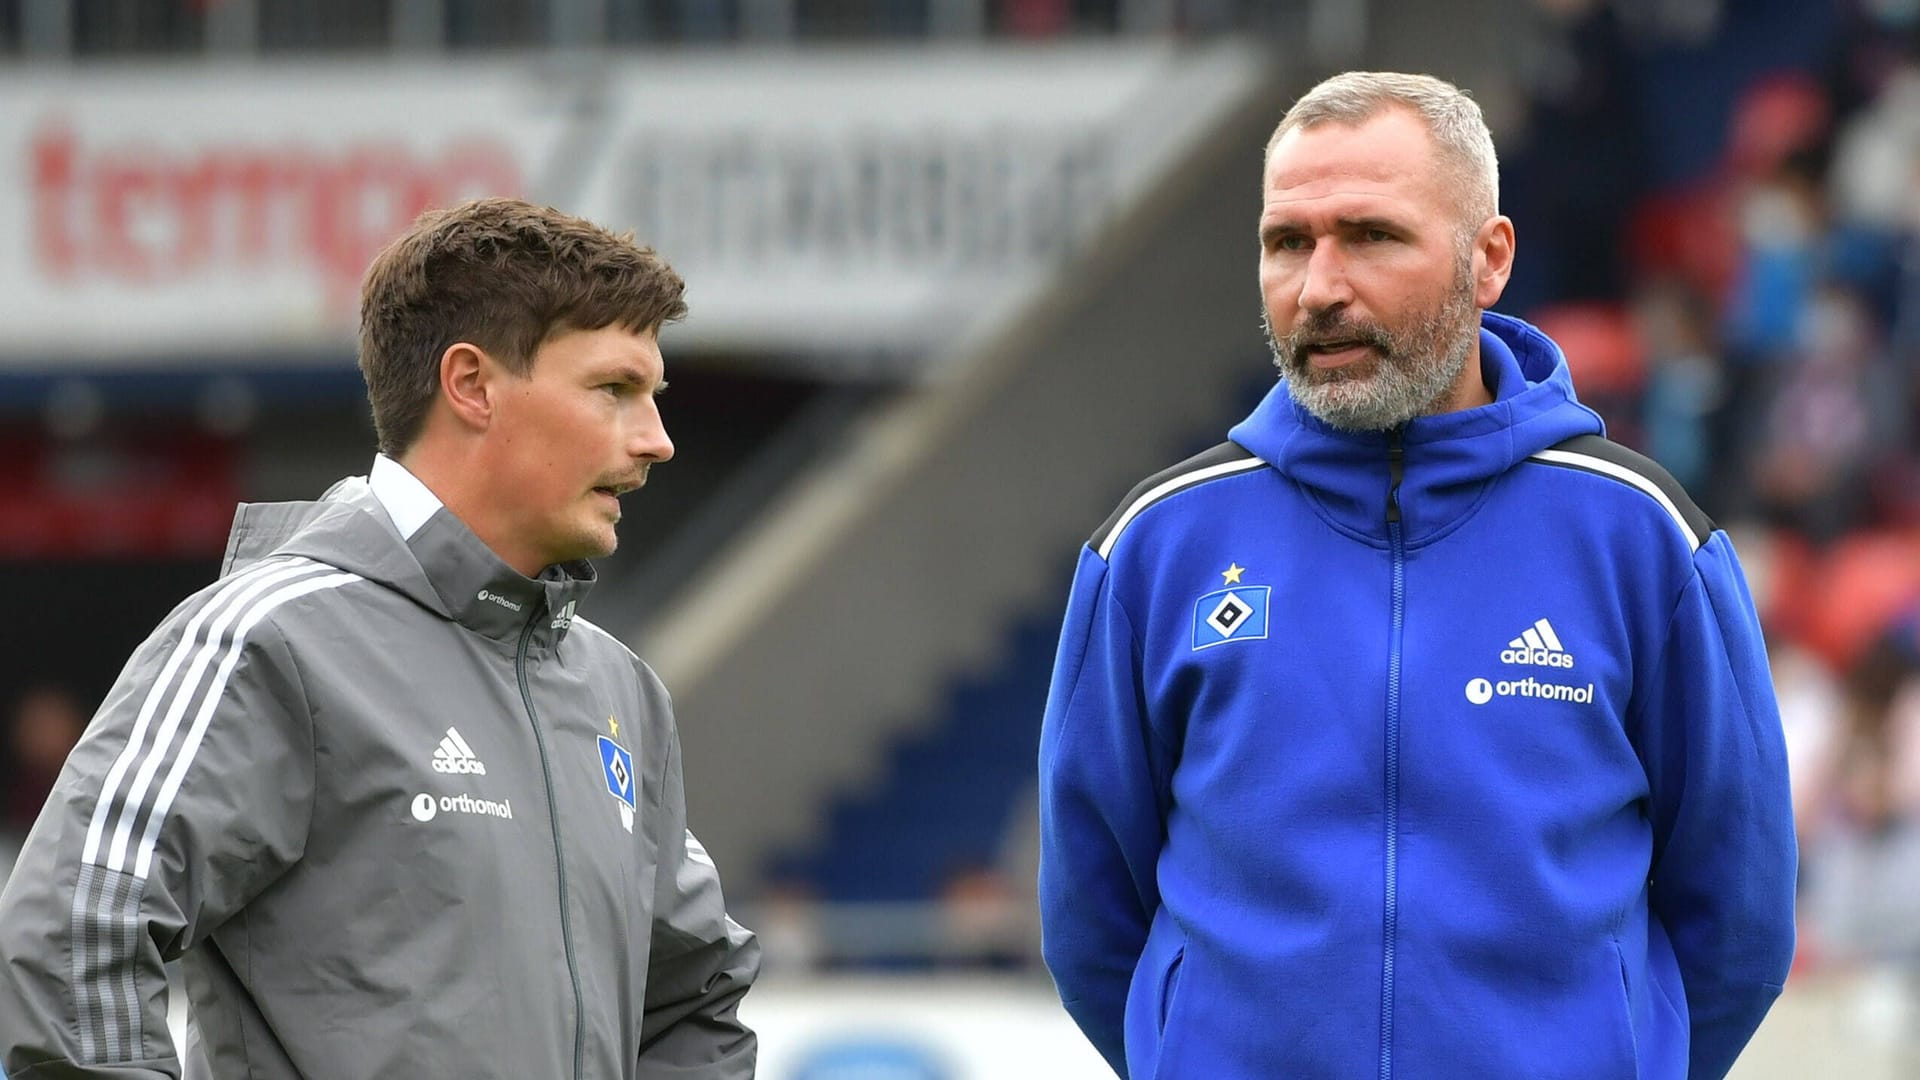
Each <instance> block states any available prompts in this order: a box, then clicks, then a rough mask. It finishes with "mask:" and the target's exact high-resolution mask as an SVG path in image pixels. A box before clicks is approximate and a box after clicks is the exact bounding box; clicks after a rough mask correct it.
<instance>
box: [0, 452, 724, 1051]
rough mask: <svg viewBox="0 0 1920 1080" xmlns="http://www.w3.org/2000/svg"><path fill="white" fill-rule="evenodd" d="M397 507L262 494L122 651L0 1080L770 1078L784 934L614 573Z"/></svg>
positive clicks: (36, 897)
mask: <svg viewBox="0 0 1920 1080" xmlns="http://www.w3.org/2000/svg"><path fill="white" fill-rule="evenodd" d="M391 464H392V463H391V462H383V463H382V465H385V466H389V467H390V466H391ZM377 469H378V466H377V467H376V471H377ZM410 479H411V478H409V480H410ZM422 490H424V489H422ZM383 494H384V492H383ZM389 509H390V504H389V505H383V503H382V501H381V499H380V498H378V497H376V495H375V493H374V491H373V490H372V488H371V487H370V486H369V485H368V483H367V482H366V481H365V480H362V479H359V478H355V479H351V480H347V481H343V482H342V483H341V484H340V485H337V486H336V487H335V489H334V490H333V491H331V492H329V493H328V495H327V497H326V498H325V499H323V500H322V501H320V502H317V503H297V504H273V505H259V506H245V507H242V508H241V509H240V512H239V514H238V515H237V518H236V521H235V526H234V531H233V537H232V540H231V542H230V545H229V548H228V560H227V567H226V571H225V573H224V576H223V577H222V578H221V580H220V581H218V582H216V583H215V584H214V585H212V586H211V587H209V588H207V589H205V590H202V591H201V592H200V593H198V594H197V595H195V596H193V597H192V598H190V599H189V600H187V601H186V602H185V603H183V604H181V605H180V606H179V607H178V608H177V609H175V610H174V612H173V613H172V614H171V615H169V616H168V617H167V619H166V620H165V622H163V623H162V624H161V626H160V627H159V629H158V630H156V631H155V632H154V633H153V635H152V636H151V637H149V638H148V639H147V641H146V643H145V644H143V645H142V646H141V647H140V649H139V650H138V651H137V652H136V653H135V654H134V655H133V658H132V659H131V660H130V661H129V662H128V664H127V667H126V670H125V671H124V672H122V674H121V676H120V678H119V680H118V682H117V683H116V684H115V686H114V688H113V690H112V691H111V693H110V694H109V695H108V697H107V699H106V701H105V702H104V704H103V705H102V706H101V708H100V711H99V713H98V715H97V716H96V717H95V718H94V720H93V723H92V724H91V726H90V727H89V728H88V730H87V733H86V735H85V737H84V738H83V739H82V740H81V742H80V745H79V746H78V747H77V748H76V749H75V750H74V752H73V754H72V757H71V758H70V759H69V761H68V763H67V766H66V770H65V772H64V773H63V774H62V776H61V778H60V780H59V782H58V784H57V786H56V788H55V790H54V793H53V796H52V798H51V799H50V800H49V802H48V804H47V806H46V808H45V809H44V810H43V811H42V813H41V817H40V820H39V822H38V823H37V824H36V825H35V826H34V829H33V831H32V833H31V834H30V836H29V838H28V840H27V843H26V847H25V850H24V852H23V853H22V855H21V857H20V861H19V865H18V867H17V869H16V870H15V872H14V874H13V876H12V878H11V879H10V880H9V881H8V883H7V887H6V890H5V892H4V893H0V1073H4V1075H5V1076H7V1077H9V1078H11V1080H39V1078H51V1077H115V1078H127V1080H133V1078H141V1080H151V1078H154V1077H160V1076H169V1077H173V1076H179V1075H181V1073H182V1071H183V1070H184V1072H185V1074H186V1075H187V1076H188V1077H201V1076H211V1077H218V1078H221V1080H226V1078H238V1077H248V1078H262V1080H267V1078H271V1080H280V1078H290V1077H311V1078H367V1080H371V1078H378V1077H395V1078H401V1077H404V1078H407V1080H417V1078H422V1077H513V1078H516V1080H519V1078H540V1080H549V1078H564V1077H572V1078H574V1080H588V1078H593V1080H600V1078H614V1077H621V1078H632V1080H643V1078H655V1077H668V1076H671V1077H674V1078H676V1080H680V1078H699V1080H733V1078H739V1077H750V1076H752V1075H753V1069H754V1055H755V1050H756V1044H755V1039H754V1036H753V1033H752V1032H750V1031H749V1030H747V1029H746V1028H745V1027H743V1026H742V1025H741V1023H740V1022H739V1020H738V1019H737V1017H736V1014H735V1010H736V1007H737V1006H738V1004H739V1001H740V998H741V997H742V996H743V995H744V994H745V993H746V991H747V988H748V986H749V984H750V983H751V982H752V981H753V978H754V975H755V974H756V972H757V970H758V967H759V948H758V945H757V943H756V942H755V941H754V939H753V936H752V935H751V934H750V933H748V932H747V931H746V930H744V929H742V928H741V927H740V926H738V925H737V924H735V923H734V922H732V921H731V920H730V919H729V918H728V917H727V915H726V911H725V908H724V905H723V902H722V900H721V895H720V882H719V878H718V876H717V874H716V872H715V870H714V867H713V863H712V861H711V860H709V859H708V858H707V856H706V853H705V852H704V851H703V850H702V849H701V847H700V846H699V844H698V842H697V841H695V840H694V838H693V837H692V835H691V834H690V833H688V832H687V830H686V825H685V820H684V818H685V810H684V797H683V792H682V788H681V773H680V762H679V757H678V755H679V744H678V740H677V737H676V735H675V730H674V722H673V715H672V709H671V705H670V703H669V700H668V697H667V692H666V690H665V689H664V688H663V687H662V686H661V684H660V681H659V679H658V678H656V677H655V676H654V674H653V672H652V671H651V670H649V669H648V668H647V666H646V665H645V664H643V663H642V662H640V660H639V659H638V658H636V657H635V656H634V655H633V654H632V653H631V652H629V651H627V649H626V648H625V647H624V646H623V645H621V644H620V643H619V642H618V641H617V640H615V639H614V638H613V637H611V636H609V635H608V634H607V633H606V632H605V631H602V630H600V629H599V628H597V627H594V626H592V625H591V624H589V623H587V622H586V621H585V620H584V619H581V618H577V617H574V614H573V613H574V608H575V604H576V603H577V602H578V601H579V599H580V598H581V597H582V596H583V595H584V594H585V593H586V591H587V589H588V587H589V586H590V585H591V584H592V582H593V571H592V569H591V568H590V567H588V566H587V565H586V564H584V563H578V564H571V565H568V566H564V567H551V568H549V569H548V570H547V571H546V572H545V573H544V574H543V575H542V576H541V578H540V579H539V580H528V579H527V578H525V577H523V576H521V575H520V574H518V573H516V572H515V571H513V570H512V569H511V568H509V567H508V566H506V565H505V564H504V563H502V562H501V561H500V560H499V559H498V558H497V557H496V556H495V555H494V554H493V553H492V551H490V550H489V549H488V548H487V547H486V546H485V545H484V544H482V543H481V542H480V540H479V539H478V538H477V537H475V536H474V534H473V533H472V532H471V531H469V530H468V529H467V528H466V526H465V525H463V524H462V523H461V522H460V521H459V520H458V519H457V518H455V517H454V516H453V515H452V513H450V512H449V511H447V510H445V509H444V508H440V509H436V510H433V511H432V512H431V514H430V516H426V517H424V520H422V521H420V522H418V523H417V525H416V527H413V528H411V529H410V534H409V535H408V536H406V537H405V538H403V537H402V534H401V532H400V530H399V527H397V526H396V524H395V518H394V517H391V516H389V512H388V510H389ZM175 959H178V960H180V962H181V963H180V966H181V968H182V970H183V972H184V974H185V979H186V985H187V987H188V996H189V999H190V1001H191V1003H192V1006H193V1018H194V1026H195V1030H196V1037H195V1038H190V1039H189V1040H188V1041H189V1045H188V1046H187V1047H184V1048H181V1051H180V1052H178V1053H176V1050H175V1048H174V1047H173V1045H172V1043H171V1040H170V1039H169V1037H168V1035H167V1029H166V1024H165V1014H166V1000H165V981H164V973H163V968H162V965H163V962H167V961H172V960H175Z"/></svg>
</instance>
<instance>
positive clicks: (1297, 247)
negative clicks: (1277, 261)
mask: <svg viewBox="0 0 1920 1080" xmlns="http://www.w3.org/2000/svg"><path fill="white" fill-rule="evenodd" d="M1273 246H1274V247H1275V248H1276V249H1278V250H1280V251H1305V250H1307V249H1308V248H1310V247H1312V246H1313V242H1312V241H1310V240H1308V239H1307V238H1306V237H1304V236H1301V235H1300V234H1299V233H1291V234H1289V235H1286V236H1283V237H1281V238H1280V239H1278V240H1276V241H1274V244H1273Z"/></svg>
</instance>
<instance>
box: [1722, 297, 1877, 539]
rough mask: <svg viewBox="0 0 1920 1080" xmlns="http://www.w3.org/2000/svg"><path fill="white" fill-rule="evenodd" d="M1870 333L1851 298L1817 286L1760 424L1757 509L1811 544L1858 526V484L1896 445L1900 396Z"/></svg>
mask: <svg viewBox="0 0 1920 1080" xmlns="http://www.w3.org/2000/svg"><path fill="white" fill-rule="evenodd" d="M1877 335H1878V331H1877V330H1876V328H1875V327H1874V325H1873V317H1872V314H1871V312H1870V311H1869V310H1868V309H1867V305H1866V303H1865V302H1864V299H1863V298H1862V297H1861V296H1860V295H1859V294H1858V293H1856V292H1855V291H1853V290H1852V289H1849V288H1845V287H1841V286H1832V285H1829V286H1825V287H1822V288H1821V289H1820V290H1819V291H1818V292H1817V293H1816V294H1815V296H1814V298H1813V299H1812V300H1811V301H1810V302H1809V303H1808V304H1807V306H1806V309H1805V312H1804V314H1803V316H1802V318H1801V328H1800V335H1799V337H1800V340H1799V349H1798V353H1797V355H1796V357H1795V359H1794V362H1793V363H1792V365H1791V366H1790V367H1789V368H1788V370H1787V371H1785V372H1784V373H1783V375H1782V377H1781V380H1780V383H1779V385H1778V387H1777V389H1776V390H1775V392H1774V396H1773V400H1772V403H1771V408H1770V409H1769V410H1768V412H1767V414H1766V416H1765V417H1764V420H1763V423H1762V425H1761V427H1760V443H1761V447H1762V449H1761V451H1760V454H1759V457H1758V460H1756V461H1755V463H1754V471H1755V481H1756V487H1757V488H1758V493H1759V496H1760V499H1761V502H1762V504H1763V506H1764V507H1765V508H1766V510H1767V511H1768V512H1769V513H1770V515H1771V516H1773V517H1774V518H1775V519H1776V520H1779V521H1782V522H1784V523H1787V524H1790V525H1792V526H1794V527H1795V528H1798V529H1800V530H1801V531H1802V532H1804V533H1806V534H1807V535H1808V536H1810V537H1811V538H1813V539H1814V540H1816V541H1825V540H1831V539H1835V538H1837V537H1839V536H1840V535H1842V534H1844V533H1845V532H1847V531H1848V530H1849V529H1851V528H1854V527H1857V526H1858V525H1859V524H1860V523H1861V522H1863V521H1865V520H1867V519H1868V517H1869V512H1870V511H1871V510H1872V509H1873V507H1872V506H1871V504H1870V501H1869V500H1870V497H1871V494H1872V492H1871V490H1870V487H1869V484H1868V481H1869V479H1870V478H1871V476H1872V475H1873V473H1874V471H1875V469H1876V467H1877V466H1878V464H1879V461H1880V458H1881V456H1882V455H1884V454H1886V453H1887V452H1889V451H1890V450H1891V449H1892V448H1894V447H1898V446H1901V445H1904V443H1905V441H1906V429H1907V426H1908V418H1907V416H1906V415H1905V413H1906V409H1905V405H1906V401H1905V398H1906V394H1905V392H1904V389H1903V387H1902V384H1901V379H1900V377H1899V373H1898V372H1897V371H1896V370H1895V369H1894V368H1893V367H1892V365H1891V364H1890V363H1889V361H1888V359H1887V357H1886V355H1885V353H1884V351H1883V348H1882V345H1881V343H1880V341H1879V340H1877Z"/></svg>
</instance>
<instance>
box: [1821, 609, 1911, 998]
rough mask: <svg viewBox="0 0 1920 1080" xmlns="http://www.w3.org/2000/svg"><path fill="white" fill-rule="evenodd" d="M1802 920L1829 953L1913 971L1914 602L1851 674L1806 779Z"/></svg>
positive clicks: (1830, 956) (1836, 957)
mask: <svg viewBox="0 0 1920 1080" xmlns="http://www.w3.org/2000/svg"><path fill="white" fill-rule="evenodd" d="M1810 780H1811V782H1812V784H1813V786H1814V787H1815V789H1816V790H1817V791H1818V792H1819V796H1820V798H1819V805H1818V806H1817V807H1816V808H1815V811H1814V813H1815V817H1814V820H1813V821H1812V822H1809V823H1808V826H1807V829H1806V832H1807V834H1808V836H1809V839H1810V840H1812V841H1814V843H1813V846H1812V850H1811V851H1809V852H1808V857H1807V866H1806V876H1807V878H1808V882H1809V890H1808V891H1809V900H1808V903H1807V908H1808V918H1809V920H1810V922H1811V924H1812V928H1813V930H1814V938H1813V943H1814V945H1815V946H1816V948H1817V950H1818V952H1819V953H1820V954H1821V955H1824V956H1825V958H1827V959H1828V960H1838V961H1845V962H1865V963H1887V962H1892V963H1896V964H1900V965H1903V966H1907V967H1911V968H1913V969H1914V970H1916V971H1920V609H1915V610H1914V611H1912V612H1909V614H1908V615H1907V616H1906V617H1905V618H1904V619H1903V620H1902V621H1901V622H1900V623H1899V624H1897V625H1896V626H1895V627H1894V628H1892V629H1891V630H1890V631H1889V632H1888V633H1886V634H1885V635H1883V636H1882V637H1881V638H1880V639H1879V640H1878V641H1876V642H1875V643H1874V645H1873V647H1872V648H1870V649H1869V650H1867V652H1866V653H1865V654H1864V655H1863V656H1862V657H1861V658H1860V660H1859V662H1858V663H1856V664H1855V665H1854V667H1853V669H1852V670H1851V671H1850V672H1849V673H1848V677H1847V680H1846V696H1845V704H1844V707H1843V709H1842V712H1841V725H1840V730H1839V731H1838V733H1837V738H1836V739H1835V740H1834V742H1833V745H1832V747H1831V752H1830V754H1829V756H1828V759H1827V761H1826V762H1824V763H1823V764H1822V765H1821V767H1819V769H1818V770H1817V771H1816V773H1815V774H1814V776H1813V777H1811V778H1810Z"/></svg>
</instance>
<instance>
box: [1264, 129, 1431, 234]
mask: <svg viewBox="0 0 1920 1080" xmlns="http://www.w3.org/2000/svg"><path fill="white" fill-rule="evenodd" d="M1405 120H1406V121H1407V123H1398V122H1393V121H1391V120H1388V118H1387V117H1386V116H1384V115H1383V116H1380V117H1375V118H1374V119H1373V120H1369V121H1368V122H1367V123H1365V124H1361V125H1351V124H1341V123H1338V122H1333V121H1329V122H1327V123H1324V124H1320V125H1317V126H1315V127H1312V128H1302V129H1295V130H1293V131H1289V132H1288V133H1287V134H1286V135H1285V136H1284V137H1283V138H1282V139H1281V140H1280V142H1279V143H1277V144H1276V145H1275V146H1274V149H1273V155H1272V157H1271V158H1270V159H1269V161H1268V162H1267V169H1266V176H1265V182H1264V183H1263V184H1262V185H1261V202H1262V206H1263V209H1264V211H1265V212H1269V213H1272V212H1278V211H1279V210H1281V209H1282V208H1284V207H1285V206H1287V205H1289V204H1292V205H1298V206H1301V207H1303V208H1305V207H1307V206H1308V205H1309V204H1324V203H1334V202H1338V203H1341V204H1343V205H1344V204H1368V203H1371V204H1373V205H1375V206H1379V207H1384V206H1387V205H1398V206H1400V207H1401V208H1403V209H1413V208H1414V204H1419V205H1426V204H1430V203H1432V202H1433V201H1434V200H1436V199H1439V198H1442V197H1443V196H1444V187H1445V181H1444V178H1443V177H1441V176H1440V175H1439V172H1438V170H1436V169H1435V168H1434V167H1433V165H1432V143H1431V140H1430V139H1429V138H1428V136H1427V134H1426V130H1425V128H1424V126H1422V125H1421V124H1420V123H1419V121H1418V120H1417V119H1416V118H1414V117H1412V116H1411V115H1407V116H1406V117H1405ZM1376 121H1384V122H1380V123H1376ZM1364 208H1365V207H1364V206H1355V207H1353V209H1354V210H1355V211H1356V212H1358V211H1360V210H1363V209H1364Z"/></svg>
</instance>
